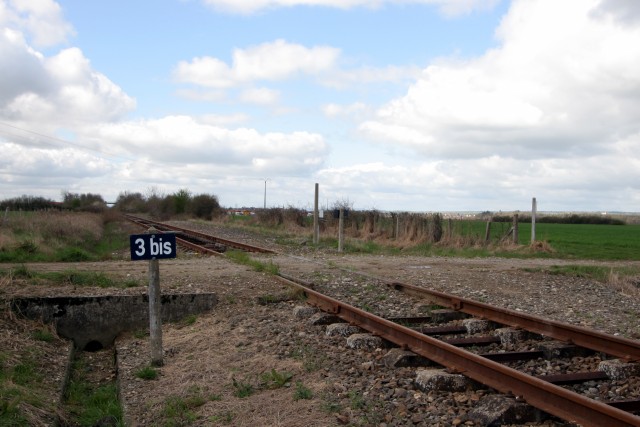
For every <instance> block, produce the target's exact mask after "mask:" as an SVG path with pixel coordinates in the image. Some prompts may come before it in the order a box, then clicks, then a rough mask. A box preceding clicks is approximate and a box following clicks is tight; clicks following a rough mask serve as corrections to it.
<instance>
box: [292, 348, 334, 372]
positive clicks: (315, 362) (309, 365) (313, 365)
mask: <svg viewBox="0 0 640 427" xmlns="http://www.w3.org/2000/svg"><path fill="white" fill-rule="evenodd" d="M291 357H292V358H294V359H295V360H298V361H301V362H302V368H303V369H304V370H305V371H306V372H309V373H311V372H316V371H319V370H320V369H322V368H323V367H324V365H325V364H326V361H327V359H326V357H325V356H323V355H322V354H320V353H318V352H316V351H314V350H313V349H312V348H311V347H309V346H307V345H298V346H297V347H295V349H294V350H293V351H292V352H291Z"/></svg>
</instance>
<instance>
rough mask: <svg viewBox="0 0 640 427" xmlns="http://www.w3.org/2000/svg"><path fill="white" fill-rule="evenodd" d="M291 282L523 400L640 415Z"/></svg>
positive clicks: (604, 418)
mask: <svg viewBox="0 0 640 427" xmlns="http://www.w3.org/2000/svg"><path fill="white" fill-rule="evenodd" d="M282 280H283V281H286V282H287V283H290V284H291V285H292V286H297V287H300V288H301V289H302V290H303V291H304V292H305V294H306V296H307V299H308V302H309V303H310V304H311V305H313V306H316V307H318V308H320V309H321V310H323V311H325V312H327V313H330V314H333V315H335V316H337V317H339V318H340V319H342V320H344V321H345V322H348V323H349V324H352V325H355V326H358V327H360V328H362V329H365V330H367V331H369V332H371V333H373V334H374V335H376V336H379V337H382V338H384V339H385V340H387V341H389V342H392V343H394V344H395V345H397V346H399V347H401V348H402V349H405V350H410V351H412V352H414V353H416V354H418V355H421V356H423V357H425V358H427V359H429V360H432V361H434V362H436V363H438V364H440V365H442V366H445V367H447V368H449V369H451V370H453V371H455V372H457V373H462V374H464V375H465V376H467V377H469V378H471V379H473V380H475V381H478V382H480V383H482V384H485V385H487V386H489V387H492V388H494V389H496V390H498V391H500V392H502V393H507V394H512V395H515V396H516V397H518V398H521V399H523V400H525V401H526V402H527V403H529V404H531V405H533V406H535V407H537V408H539V409H542V410H544V411H545V412H548V413H550V414H553V415H556V416H558V417H560V418H562V419H565V420H567V421H571V422H577V423H580V424H582V425H593V426H604V425H606V426H638V425H640V417H638V416H636V415H634V414H632V413H629V412H626V411H623V410H621V409H618V408H615V407H613V406H611V405H607V404H605V403H602V402H598V401H595V400H593V399H589V398H586V397H584V396H581V395H579V394H577V393H575V392H572V391H569V390H567V389H564V388H562V387H559V386H557V385H554V384H553V383H552V382H549V381H545V380H544V379H541V378H536V377H532V376H530V375H527V374H524V373H522V372H519V371H517V370H515V369H512V368H509V367H507V366H504V365H502V364H500V363H497V362H494V361H492V360H490V359H489V358H486V357H483V356H480V355H476V354H473V353H471V352H468V351H465V350H461V349H460V348H458V347H456V346H454V345H452V344H448V343H446V342H443V341H441V340H438V339H435V338H431V337H429V336H427V335H425V334H422V333H420V332H417V331H415V330H413V329H411V328H408V327H406V326H402V325H399V324H397V323H394V322H392V321H389V320H386V319H383V318H381V317H378V316H375V315H373V314H371V313H368V312H366V311H363V310H360V309H358V308H356V307H353V306H351V305H349V304H346V303H344V302H341V301H338V300H336V299H333V298H331V297H328V296H326V295H323V294H320V293H319V292H316V291H314V290H312V289H309V288H307V287H304V286H302V285H300V284H298V283H296V282H294V281H292V280H291V279H290V278H284V277H282Z"/></svg>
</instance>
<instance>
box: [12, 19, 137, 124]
mask: <svg viewBox="0 0 640 427" xmlns="http://www.w3.org/2000/svg"><path fill="white" fill-rule="evenodd" d="M0 48H2V51H3V52H6V54H3V55H1V56H0V69H2V70H3V77H2V79H0V119H2V120H4V121H9V122H13V123H29V127H31V128H32V129H41V130H49V131H51V130H52V129H55V128H56V127H64V126H71V125H73V124H77V123H83V122H94V121H96V120H115V119H117V118H119V117H121V116H122V115H124V114H125V113H127V112H128V111H130V110H131V109H132V108H133V107H134V106H135V101H134V100H133V99H132V98H131V97H129V96H127V95H126V94H125V93H124V92H123V91H122V90H121V89H120V88H119V87H118V86H117V85H115V84H114V83H113V82H111V81H110V80H109V79H108V78H107V77H106V76H104V75H103V74H101V73H99V72H97V71H95V70H93V69H92V68H91V64H90V63H89V61H88V60H87V59H86V58H85V57H84V55H83V54H82V52H81V51H80V50H79V49H77V48H69V49H64V50H62V51H60V52H59V53H58V54H56V55H54V56H51V57H45V56H44V55H43V54H41V53H39V52H37V51H35V50H34V49H33V48H32V47H30V46H29V45H28V44H27V43H26V42H25V39H24V36H23V34H22V33H20V32H18V31H15V30H10V29H7V28H5V29H4V30H3V31H2V32H1V33H0Z"/></svg>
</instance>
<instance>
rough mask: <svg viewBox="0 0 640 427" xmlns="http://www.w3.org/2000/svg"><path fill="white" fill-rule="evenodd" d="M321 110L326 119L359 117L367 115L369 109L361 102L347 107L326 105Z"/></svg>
mask: <svg viewBox="0 0 640 427" xmlns="http://www.w3.org/2000/svg"><path fill="white" fill-rule="evenodd" d="M321 110H322V113H323V114H324V115H325V116H327V117H359V116H362V115H365V114H367V113H369V110H370V108H369V107H368V106H367V105H366V104H364V103H363V102H355V103H353V104H349V105H340V104H326V105H323V106H322V108H321Z"/></svg>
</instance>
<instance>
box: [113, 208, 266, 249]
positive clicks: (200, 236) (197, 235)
mask: <svg viewBox="0 0 640 427" xmlns="http://www.w3.org/2000/svg"><path fill="white" fill-rule="evenodd" d="M125 217H126V218H127V219H128V220H130V221H132V222H135V223H136V224H138V225H140V226H142V227H149V226H151V225H153V226H154V227H156V228H158V229H161V230H171V231H178V232H180V233H181V234H182V235H183V236H184V237H185V238H189V237H192V238H194V239H197V240H201V241H203V242H206V243H218V244H221V245H224V246H229V247H232V248H236V249H240V250H243V251H246V252H259V253H274V251H272V250H270V249H265V248H261V247H259V246H255V245H248V244H245V243H241V242H236V241H233V240H228V239H223V238H221V237H216V236H212V235H210V234H206V233H201V232H199V231H195V230H189V229H187V228H183V227H176V226H173V225H169V224H165V223H162V222H157V221H151V220H148V219H144V218H139V217H135V216H133V215H125ZM186 242H188V241H187V240H185V239H182V240H181V243H182V244H183V245H184V246H187V247H189V248H191V249H194V250H196V251H200V252H205V253H214V252H215V253H216V254H217V255H220V254H219V253H217V252H216V251H212V250H210V249H209V248H206V247H204V245H199V244H197V243H192V242H189V243H186Z"/></svg>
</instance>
